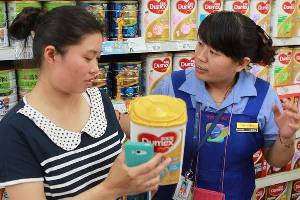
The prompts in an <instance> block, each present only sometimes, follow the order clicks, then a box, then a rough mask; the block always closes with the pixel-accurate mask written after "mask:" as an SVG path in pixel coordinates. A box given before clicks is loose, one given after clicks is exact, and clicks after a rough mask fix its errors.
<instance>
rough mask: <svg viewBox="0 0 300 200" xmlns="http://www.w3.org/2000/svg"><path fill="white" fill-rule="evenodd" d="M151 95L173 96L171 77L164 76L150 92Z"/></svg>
mask: <svg viewBox="0 0 300 200" xmlns="http://www.w3.org/2000/svg"><path fill="white" fill-rule="evenodd" d="M152 94H160V95H168V96H175V94H174V89H173V85H172V79H171V76H170V75H168V76H165V77H164V78H163V79H162V80H161V81H160V82H159V83H158V84H157V86H156V87H155V88H154V89H153V90H152Z"/></svg>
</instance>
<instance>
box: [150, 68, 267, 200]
mask: <svg viewBox="0 0 300 200" xmlns="http://www.w3.org/2000/svg"><path fill="white" fill-rule="evenodd" d="M171 78H172V83H173V88H174V93H175V96H176V97H177V98H181V99H182V100H184V101H185V102H186V105H187V112H188V123H187V130H186V137H185V149H184V161H183V168H182V174H185V172H186V171H187V170H188V169H189V167H190V161H191V159H192V155H193V150H194V149H193V148H192V147H193V137H194V135H193V132H194V121H195V108H194V107H193V105H192V101H191V98H190V95H189V94H187V93H185V92H183V91H180V90H178V89H179V87H180V86H181V85H182V84H183V83H184V82H185V80H186V76H185V71H184V70H182V71H177V72H173V73H172V76H171ZM255 88H256V90H257V96H254V97H250V98H249V100H248V103H247V105H246V107H245V109H244V111H243V113H242V114H232V117H231V123H230V126H231V127H230V136H229V137H228V140H227V145H226V157H225V168H224V169H225V170H224V172H225V173H224V180H223V181H224V188H223V192H224V193H225V197H226V200H250V199H251V197H252V194H253V192H254V189H255V172H254V166H253V158H252V157H253V154H254V153H255V152H256V151H257V150H259V149H260V148H262V146H263V143H264V137H263V134H262V133H261V132H260V130H258V131H259V132H247V133H245V132H243V133H239V132H237V131H236V124H237V123H238V122H243V123H257V115H258V113H259V111H260V108H261V106H262V104H263V102H264V99H265V96H266V94H267V92H268V88H269V84H268V83H267V82H266V81H264V80H262V79H259V78H257V79H256V82H255ZM233 106H234V105H233ZM229 111H230V107H229ZM215 117H216V113H213V112H205V111H201V121H200V138H203V137H204V135H205V134H206V131H205V130H206V126H207V124H209V123H212V122H213V121H214V119H215ZM229 120H230V113H225V114H224V115H223V116H222V117H221V119H220V120H219V122H218V123H217V126H216V127H217V128H215V129H214V130H213V132H212V134H211V136H210V137H209V138H208V141H206V142H205V143H204V145H203V146H202V147H201V148H200V151H199V153H198V162H197V177H196V178H197V186H198V187H201V188H205V189H209V190H214V191H219V192H222V191H221V182H222V172H223V167H224V153H225V143H226V142H225V141H226V138H227V134H226V131H227V132H228V125H229ZM175 188H176V185H169V186H160V188H159V190H158V192H157V194H156V196H155V197H156V198H155V199H157V200H169V199H172V196H173V194H174V191H175Z"/></svg>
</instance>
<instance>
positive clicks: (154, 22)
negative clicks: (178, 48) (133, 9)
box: [140, 0, 170, 42]
mask: <svg viewBox="0 0 300 200" xmlns="http://www.w3.org/2000/svg"><path fill="white" fill-rule="evenodd" d="M169 27H170V0H143V1H141V14H140V30H141V35H142V37H144V38H145V41H146V42H157V41H169V40H170V29H169Z"/></svg>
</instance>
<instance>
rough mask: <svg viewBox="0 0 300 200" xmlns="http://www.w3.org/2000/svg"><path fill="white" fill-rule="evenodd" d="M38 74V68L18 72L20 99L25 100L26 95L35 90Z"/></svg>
mask: <svg viewBox="0 0 300 200" xmlns="http://www.w3.org/2000/svg"><path fill="white" fill-rule="evenodd" d="M38 73H39V69H38V68H32V69H18V70H17V77H18V79H17V80H18V96H19V98H23V97H24V95H25V94H27V93H28V92H30V91H31V90H32V89H33V87H34V86H35V85H36V82H37V79H38Z"/></svg>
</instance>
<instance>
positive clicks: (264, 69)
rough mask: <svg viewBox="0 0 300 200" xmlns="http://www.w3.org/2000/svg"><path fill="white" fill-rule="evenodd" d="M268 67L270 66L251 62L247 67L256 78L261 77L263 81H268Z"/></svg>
mask: <svg viewBox="0 0 300 200" xmlns="http://www.w3.org/2000/svg"><path fill="white" fill-rule="evenodd" d="M270 69H271V67H270V66H261V65H258V64H253V65H252V66H251V68H250V69H249V72H250V73H252V74H253V75H255V76H256V77H258V78H261V79H263V80H265V81H270Z"/></svg>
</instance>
